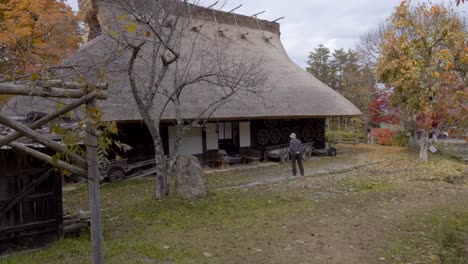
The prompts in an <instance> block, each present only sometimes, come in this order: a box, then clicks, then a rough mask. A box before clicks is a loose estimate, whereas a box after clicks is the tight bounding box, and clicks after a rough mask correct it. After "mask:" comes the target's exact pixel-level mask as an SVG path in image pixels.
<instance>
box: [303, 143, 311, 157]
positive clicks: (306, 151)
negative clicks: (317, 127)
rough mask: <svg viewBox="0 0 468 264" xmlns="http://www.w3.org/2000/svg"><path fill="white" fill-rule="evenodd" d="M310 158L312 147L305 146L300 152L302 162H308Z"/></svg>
mask: <svg viewBox="0 0 468 264" xmlns="http://www.w3.org/2000/svg"><path fill="white" fill-rule="evenodd" d="M311 156H312V147H311V146H309V145H307V146H305V147H304V149H303V150H302V154H301V157H302V160H308V159H309V158H310V157H311Z"/></svg>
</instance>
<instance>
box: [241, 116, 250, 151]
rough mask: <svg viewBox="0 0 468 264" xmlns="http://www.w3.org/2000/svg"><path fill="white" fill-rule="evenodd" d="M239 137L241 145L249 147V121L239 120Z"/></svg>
mask: <svg viewBox="0 0 468 264" xmlns="http://www.w3.org/2000/svg"><path fill="white" fill-rule="evenodd" d="M239 137H240V146H241V147H250V122H239Z"/></svg>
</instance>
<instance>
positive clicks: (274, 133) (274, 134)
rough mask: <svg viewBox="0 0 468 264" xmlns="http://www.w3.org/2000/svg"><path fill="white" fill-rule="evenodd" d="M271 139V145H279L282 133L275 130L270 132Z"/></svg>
mask: <svg viewBox="0 0 468 264" xmlns="http://www.w3.org/2000/svg"><path fill="white" fill-rule="evenodd" d="M269 137H270V141H271V143H273V144H276V143H278V142H279V141H280V140H281V133H280V131H279V129H277V128H273V129H272V130H270V134H269Z"/></svg>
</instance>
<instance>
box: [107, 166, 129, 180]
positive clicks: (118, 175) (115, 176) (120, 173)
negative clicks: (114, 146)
mask: <svg viewBox="0 0 468 264" xmlns="http://www.w3.org/2000/svg"><path fill="white" fill-rule="evenodd" d="M107 176H108V177H109V180H110V181H113V182H114V181H123V180H124V179H125V171H124V170H123V169H122V168H121V167H114V168H112V169H110V170H109V172H108V173H107Z"/></svg>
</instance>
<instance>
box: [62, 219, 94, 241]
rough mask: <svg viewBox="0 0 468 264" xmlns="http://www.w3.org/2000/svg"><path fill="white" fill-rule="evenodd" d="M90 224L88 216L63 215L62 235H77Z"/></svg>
mask: <svg viewBox="0 0 468 264" xmlns="http://www.w3.org/2000/svg"><path fill="white" fill-rule="evenodd" d="M89 226H90V220H89V216H87V217H80V216H78V215H65V216H64V217H63V232H62V234H63V236H64V237H67V236H68V237H70V236H79V235H80V233H81V230H82V229H88V228H89Z"/></svg>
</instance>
